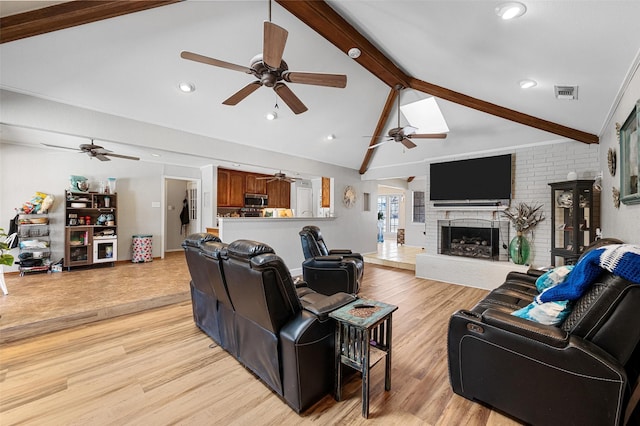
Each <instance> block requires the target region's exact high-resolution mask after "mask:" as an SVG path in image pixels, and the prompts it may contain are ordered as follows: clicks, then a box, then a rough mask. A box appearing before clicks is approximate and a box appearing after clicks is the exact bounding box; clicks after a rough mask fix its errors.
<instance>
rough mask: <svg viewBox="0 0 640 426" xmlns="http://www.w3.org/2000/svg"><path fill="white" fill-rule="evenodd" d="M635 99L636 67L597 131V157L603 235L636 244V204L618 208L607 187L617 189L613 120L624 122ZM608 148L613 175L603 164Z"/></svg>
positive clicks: (639, 82)
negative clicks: (611, 151) (611, 152)
mask: <svg viewBox="0 0 640 426" xmlns="http://www.w3.org/2000/svg"><path fill="white" fill-rule="evenodd" d="M638 99H640V71H639V70H638V69H636V72H635V74H634V75H633V76H632V78H631V79H630V81H629V85H628V87H627V89H626V90H625V93H624V95H623V96H622V97H621V99H620V103H619V105H618V107H617V108H616V109H615V111H614V112H613V114H612V117H611V119H610V120H609V121H608V122H607V123H606V125H605V130H604V132H603V133H602V135H600V157H599V170H602V171H603V179H602V195H603V196H602V203H601V205H602V224H601V225H602V233H603V236H605V237H614V238H619V239H621V240H623V241H626V242H633V243H636V244H640V204H632V205H626V204H623V203H620V208H619V209H617V208H615V207H614V206H613V201H612V200H613V199H612V195H611V188H612V187H616V188H618V189H620V145H619V144H618V139H617V137H616V127H615V123H616V122H618V123H621V124H622V123H624V121H625V120H626V119H627V117H628V116H629V113H630V112H631V110H632V109H633V106H634V105H635V103H636V102H637V101H638ZM609 148H614V149H615V150H616V153H617V154H618V171H617V172H616V175H615V176H611V175H610V174H609V171H608V170H609V169H608V167H607V151H608V150H609Z"/></svg>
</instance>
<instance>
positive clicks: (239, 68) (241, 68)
mask: <svg viewBox="0 0 640 426" xmlns="http://www.w3.org/2000/svg"><path fill="white" fill-rule="evenodd" d="M180 57H181V58H182V59H188V60H190V61H195V62H201V63H203V64H208V65H213V66H215V67H220V68H227V69H230V70H234V71H241V72H246V73H247V74H251V72H252V70H251V68H248V67H244V66H242V65H236V64H232V63H231V62H225V61H221V60H219V59H214V58H210V57H208V56H203V55H198V54H197V53H193V52H187V51H186V50H185V51H182V52H181V53H180Z"/></svg>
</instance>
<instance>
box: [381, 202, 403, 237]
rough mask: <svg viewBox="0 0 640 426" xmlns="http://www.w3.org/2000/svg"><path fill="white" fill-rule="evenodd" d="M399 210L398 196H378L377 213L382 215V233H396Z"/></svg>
mask: <svg viewBox="0 0 640 426" xmlns="http://www.w3.org/2000/svg"><path fill="white" fill-rule="evenodd" d="M399 210H400V196H399V195H379V196H378V212H382V214H383V215H384V219H383V229H384V232H398V222H399V220H400V218H399Z"/></svg>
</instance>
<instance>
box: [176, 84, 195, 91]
mask: <svg viewBox="0 0 640 426" xmlns="http://www.w3.org/2000/svg"><path fill="white" fill-rule="evenodd" d="M178 87H179V88H180V90H182V91H183V92H184V93H191V92H194V91H195V90H196V85H195V84H193V83H188V82H186V81H182V82H180V84H179V85H178Z"/></svg>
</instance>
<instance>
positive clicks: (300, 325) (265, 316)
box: [183, 234, 355, 413]
mask: <svg viewBox="0 0 640 426" xmlns="http://www.w3.org/2000/svg"><path fill="white" fill-rule="evenodd" d="M183 247H184V249H185V255H186V259H187V264H188V266H189V270H190V273H191V278H192V280H191V297H192V306H193V315H194V321H195V323H196V324H197V325H198V327H200V328H201V329H202V331H204V332H205V333H206V334H207V335H209V336H210V337H211V338H212V339H213V340H214V341H215V342H216V343H218V344H219V345H220V346H221V347H222V348H223V349H225V350H226V351H227V352H229V353H230V354H231V355H233V356H234V357H235V358H236V359H237V360H238V361H240V362H241V363H242V364H243V365H244V366H245V367H246V368H248V369H249V370H251V371H252V372H253V373H254V374H255V375H256V376H258V377H259V378H260V379H261V380H262V381H263V382H264V383H265V384H266V385H267V386H268V387H269V388H270V389H272V390H273V391H274V392H275V393H276V394H278V395H279V396H280V397H281V398H282V399H283V400H284V401H285V402H286V403H287V404H288V405H289V406H290V407H291V408H292V409H294V410H295V411H296V412H298V413H300V412H302V411H304V410H305V409H306V408H308V407H310V406H311V405H312V404H314V403H315V402H317V401H318V400H320V399H321V398H322V397H324V396H325V395H327V394H329V393H331V392H332V391H333V383H334V376H335V352H334V348H335V343H334V342H335V338H334V334H335V323H334V322H333V320H332V319H330V318H329V316H328V314H329V312H331V311H333V310H335V309H337V308H339V307H341V306H344V305H346V304H347V303H350V302H352V301H353V300H355V296H353V295H350V294H346V293H337V294H334V295H332V296H326V295H322V294H319V293H317V292H315V291H313V290H312V289H310V288H308V287H306V285H305V283H304V282H301V283H299V284H297V285H294V282H293V279H292V277H291V275H290V273H289V270H288V269H287V267H286V265H285V264H284V262H283V261H282V259H281V258H280V257H279V256H277V255H276V254H275V253H274V251H273V249H272V248H271V247H269V246H267V245H265V244H262V243H259V242H256V241H249V240H238V241H234V242H232V243H230V244H228V245H227V244H224V243H222V242H220V241H219V240H217V239H215V238H211V236H209V235H208V234H193V235H190V236H188V237H187V239H185V241H184V242H183Z"/></svg>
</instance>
